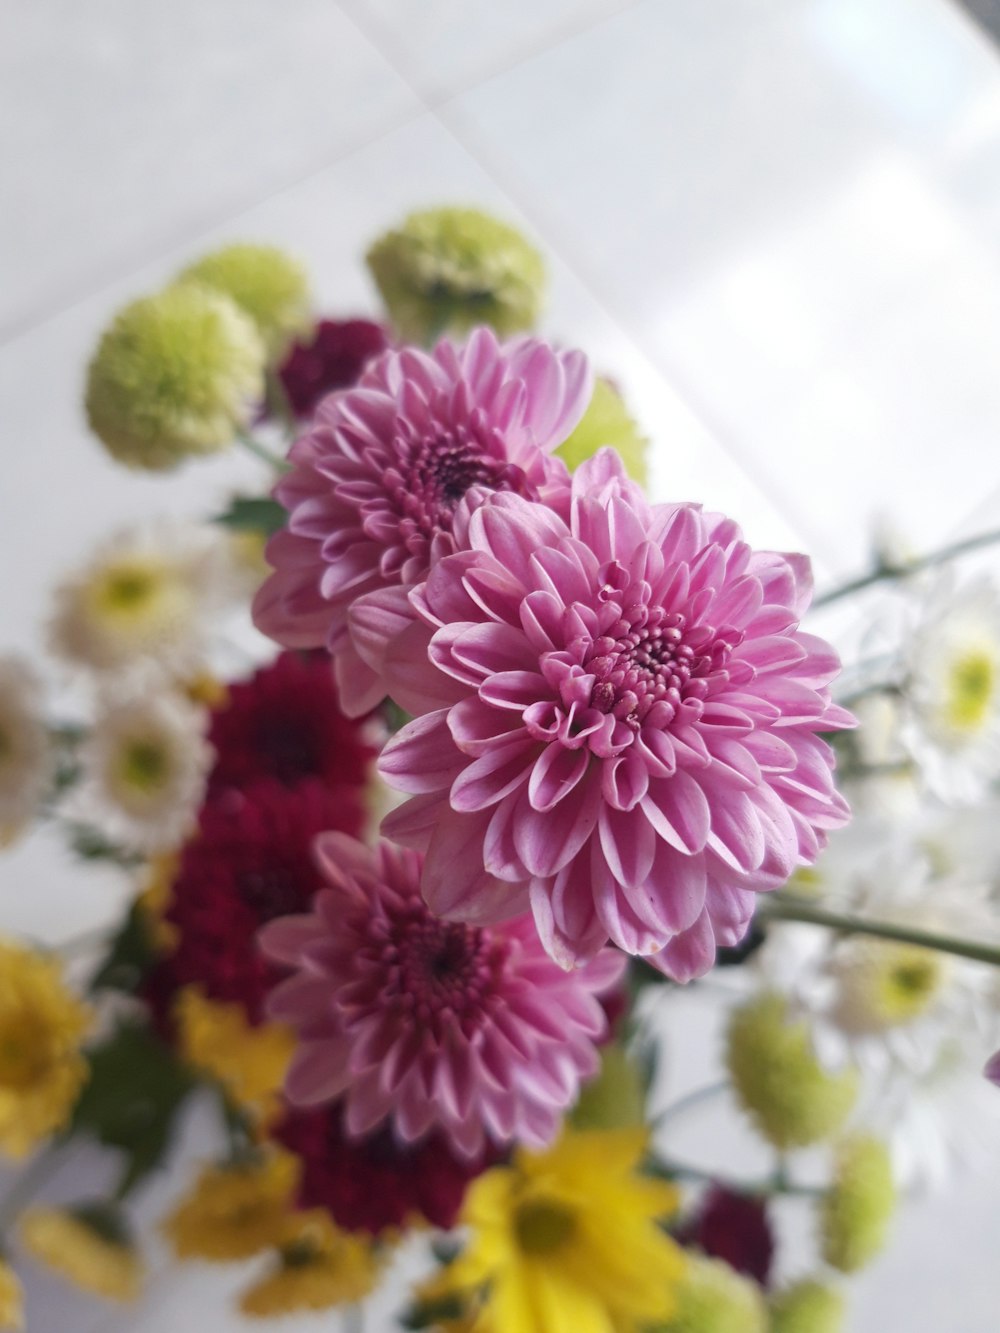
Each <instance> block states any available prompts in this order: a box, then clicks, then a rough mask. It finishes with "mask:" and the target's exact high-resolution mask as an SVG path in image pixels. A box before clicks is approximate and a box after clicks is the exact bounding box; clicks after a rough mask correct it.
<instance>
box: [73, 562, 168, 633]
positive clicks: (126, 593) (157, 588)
mask: <svg viewBox="0 0 1000 1333" xmlns="http://www.w3.org/2000/svg"><path fill="white" fill-rule="evenodd" d="M173 582H174V580H172V579H171V578H170V575H169V571H168V570H166V569H165V568H164V567H163V566H162V565H161V564H159V562H157V561H154V560H143V559H139V558H132V559H129V560H121V561H118V562H117V563H116V564H114V565H111V566H110V567H109V568H108V569H105V570H104V571H103V572H102V574H101V576H100V577H99V578H98V580H97V582H96V583H95V585H94V589H93V597H94V603H95V605H96V607H97V609H98V610H99V611H101V612H103V613H105V614H106V615H108V616H111V617H113V618H114V619H118V620H139V619H141V618H143V617H146V616H151V615H155V614H156V612H157V603H158V602H161V601H162V600H163V599H164V598H165V597H169V595H170V592H171V584H172V583H173Z"/></svg>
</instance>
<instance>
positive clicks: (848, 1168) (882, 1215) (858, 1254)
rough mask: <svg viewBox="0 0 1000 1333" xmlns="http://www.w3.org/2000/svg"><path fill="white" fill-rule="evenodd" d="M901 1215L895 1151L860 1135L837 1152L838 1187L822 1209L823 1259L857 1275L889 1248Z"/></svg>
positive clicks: (835, 1180)
mask: <svg viewBox="0 0 1000 1333" xmlns="http://www.w3.org/2000/svg"><path fill="white" fill-rule="evenodd" d="M895 1210H896V1186H895V1182H894V1181H893V1176H892V1163H891V1161H890V1159H889V1150H888V1148H887V1147H886V1145H885V1144H884V1143H883V1142H882V1141H881V1140H880V1139H875V1138H870V1137H865V1136H860V1135H859V1136H857V1137H855V1138H851V1139H848V1140H846V1141H845V1142H844V1143H842V1144H841V1145H840V1147H839V1148H838V1150H837V1160H836V1166H835V1170H834V1178H833V1184H832V1186H831V1188H830V1189H829V1190H828V1191H827V1193H826V1195H825V1196H824V1198H823V1201H822V1203H821V1204H820V1227H821V1234H822V1247H823V1258H824V1259H825V1260H826V1262H827V1263H828V1264H829V1265H830V1266H831V1267H832V1268H837V1269H839V1270H840V1271H841V1272H842V1273H856V1272H857V1271H858V1269H859V1268H864V1267H865V1265H866V1264H868V1263H870V1262H871V1261H872V1259H874V1258H875V1256H876V1255H877V1254H878V1253H879V1251H880V1250H881V1249H882V1248H883V1246H884V1245H885V1241H886V1236H887V1234H888V1230H889V1223H890V1221H891V1220H892V1215H893V1213H894V1212H895Z"/></svg>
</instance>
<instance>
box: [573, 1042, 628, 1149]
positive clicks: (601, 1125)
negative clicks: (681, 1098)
mask: <svg viewBox="0 0 1000 1333" xmlns="http://www.w3.org/2000/svg"><path fill="white" fill-rule="evenodd" d="M571 1119H572V1123H573V1127H574V1128H575V1129H635V1128H637V1127H638V1126H639V1125H644V1124H645V1123H646V1097H645V1090H644V1088H643V1081H642V1076H641V1074H640V1072H639V1070H638V1068H637V1066H636V1063H635V1061H634V1060H633V1059H632V1057H631V1056H630V1055H629V1054H628V1052H627V1051H625V1050H624V1049H623V1048H622V1047H621V1046H619V1045H618V1043H617V1042H609V1043H608V1045H607V1046H605V1047H604V1049H603V1050H602V1051H601V1068H600V1072H599V1073H598V1075H597V1077H596V1078H594V1079H592V1080H591V1081H590V1082H589V1083H587V1084H586V1085H585V1086H584V1088H583V1091H582V1092H581V1093H580V1100H579V1101H578V1102H577V1104H576V1107H575V1108H574V1110H573V1112H572V1116H571Z"/></svg>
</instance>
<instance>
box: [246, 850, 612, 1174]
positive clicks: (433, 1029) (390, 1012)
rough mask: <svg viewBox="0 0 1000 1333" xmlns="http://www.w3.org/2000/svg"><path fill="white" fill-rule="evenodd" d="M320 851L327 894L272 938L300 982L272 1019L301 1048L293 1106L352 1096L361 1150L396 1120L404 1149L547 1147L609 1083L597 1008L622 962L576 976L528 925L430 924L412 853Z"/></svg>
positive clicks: (282, 990)
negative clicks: (290, 1030)
mask: <svg viewBox="0 0 1000 1333" xmlns="http://www.w3.org/2000/svg"><path fill="white" fill-rule="evenodd" d="M315 852H316V858H317V861H318V864H319V867H320V869H321V871H322V873H323V875H324V877H325V879H326V881H327V883H328V884H329V886H330V887H329V889H326V890H324V891H322V892H321V893H320V894H319V895H318V896H317V897H316V898H315V899H314V900H313V904H312V911H311V912H310V913H309V914H308V915H303V916H294V917H285V918H284V919H283V920H280V921H275V922H272V923H271V924H270V925H268V926H266V927H265V928H264V930H263V931H262V932H261V935H260V940H261V944H262V947H263V948H264V950H265V951H266V952H267V953H268V954H270V955H271V956H272V957H273V958H275V959H277V960H279V961H281V962H284V963H287V964H290V965H291V966H293V967H294V968H296V969H297V970H296V972H295V974H294V975H293V976H292V977H290V978H289V979H288V980H287V981H285V982H282V983H281V985H279V986H278V987H277V989H276V990H275V991H274V992H273V994H272V996H271V999H270V1002H269V1005H268V1009H269V1012H270V1013H271V1015H272V1017H274V1018H276V1019H279V1020H281V1021H283V1022H285V1023H288V1024H290V1025H291V1026H292V1027H294V1028H295V1029H296V1031H297V1032H298V1034H299V1037H300V1045H299V1048H298V1051H297V1053H296V1055H295V1057H294V1059H293V1062H292V1066H291V1069H290V1071H289V1075H288V1081H287V1085H286V1094H287V1096H288V1099H289V1101H291V1102H292V1103H293V1104H296V1105H301V1106H308V1105H316V1104H319V1103H323V1102H329V1101H332V1100H333V1099H335V1098H339V1097H341V1096H343V1098H344V1126H345V1129H346V1132H347V1133H348V1135H349V1136H351V1137H353V1138H360V1137H361V1136H363V1135H366V1134H369V1133H371V1132H372V1131H374V1130H375V1129H376V1128H377V1127H378V1126H380V1125H381V1124H383V1122H386V1121H391V1123H392V1125H393V1127H394V1129H395V1132H396V1134H397V1136H398V1138H399V1139H400V1140H401V1141H402V1142H404V1143H413V1142H416V1141H417V1140H419V1139H422V1138H423V1137H424V1136H425V1135H426V1134H428V1133H430V1132H431V1131H432V1130H434V1129H440V1130H443V1131H444V1132H445V1134H446V1135H447V1137H448V1140H449V1142H450V1143H452V1144H453V1146H454V1147H455V1149H456V1151H458V1152H460V1153H461V1154H462V1155H463V1156H465V1157H473V1156H475V1155H476V1154H478V1153H481V1152H482V1151H483V1149H484V1147H485V1146H486V1145H487V1143H488V1142H489V1141H490V1140H492V1141H493V1142H495V1143H507V1142H510V1141H518V1142H521V1143H526V1144H529V1145H533V1146H536V1147H539V1146H542V1145H545V1144H547V1143H549V1142H550V1141H551V1140H552V1139H553V1138H554V1137H555V1135H556V1133H557V1132H558V1128H559V1121H560V1117H561V1114H562V1112H563V1111H565V1110H566V1108H567V1107H569V1106H570V1105H572V1103H573V1102H574V1101H575V1100H576V1096H577V1093H578V1091H579V1088H580V1084H581V1082H582V1081H583V1080H584V1079H586V1078H588V1077H589V1076H591V1075H593V1074H594V1073H595V1072H596V1070H597V1067H598V1056H597V1052H596V1048H595V1044H596V1043H598V1042H599V1041H600V1040H601V1038H602V1037H603V1036H604V1035H605V1032H606V1027H607V1020H606V1018H605V1014H604V1010H603V1009H602V1007H601V1005H600V1003H599V1001H598V999H597V996H599V995H600V994H601V993H602V992H603V991H605V990H607V989H609V988H610V987H612V986H613V985H614V984H615V983H616V982H617V980H618V979H619V977H620V976H621V973H622V968H623V966H624V961H625V960H624V958H623V957H622V956H621V954H617V953H615V952H613V951H612V950H606V951H605V952H603V953H600V954H598V955H597V957H595V958H594V959H593V961H592V962H590V963H589V964H588V965H587V966H586V967H584V968H582V969H580V970H578V971H575V972H564V971H562V970H561V969H560V968H558V967H557V966H556V965H555V964H554V963H553V962H552V961H551V959H549V958H548V957H547V956H546V954H545V952H544V951H543V949H542V947H541V944H540V942H539V940H538V935H537V932H536V931H535V928H534V925H533V923H532V920H531V918H530V916H523V917H521V918H519V919H516V920H513V921H508V922H505V923H504V924H503V925H499V926H497V927H495V928H493V929H485V928H481V927H473V926H467V925H461V924H457V923H454V922H446V921H441V920H439V919H438V918H436V917H434V916H432V915H431V913H430V911H429V910H428V908H427V905H426V904H425V903H424V901H423V898H422V897H421V894H420V869H421V858H420V856H418V855H417V854H415V853H414V852H411V851H407V850H405V849H404V848H401V847H393V846H392V845H391V844H389V843H382V844H380V846H379V847H378V848H377V849H376V850H375V851H372V850H370V849H369V848H367V847H365V846H363V844H361V843H360V842H357V841H355V840H354V839H353V838H349V837H347V836H346V835H345V834H341V833H329V834H324V835H322V836H321V837H320V838H318V839H317V841H316V847H315Z"/></svg>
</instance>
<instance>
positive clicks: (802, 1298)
mask: <svg viewBox="0 0 1000 1333" xmlns="http://www.w3.org/2000/svg"><path fill="white" fill-rule="evenodd" d="M843 1328H844V1297H843V1295H842V1294H841V1293H840V1292H839V1291H838V1290H837V1289H836V1287H828V1286H827V1285H826V1284H825V1283H823V1282H817V1281H815V1280H814V1279H809V1280H806V1281H803V1282H796V1283H795V1284H794V1285H793V1286H791V1287H787V1288H786V1289H785V1290H784V1291H781V1292H779V1293H778V1294H777V1295H776V1296H775V1297H774V1299H773V1300H772V1302H771V1333H842V1330H843Z"/></svg>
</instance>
